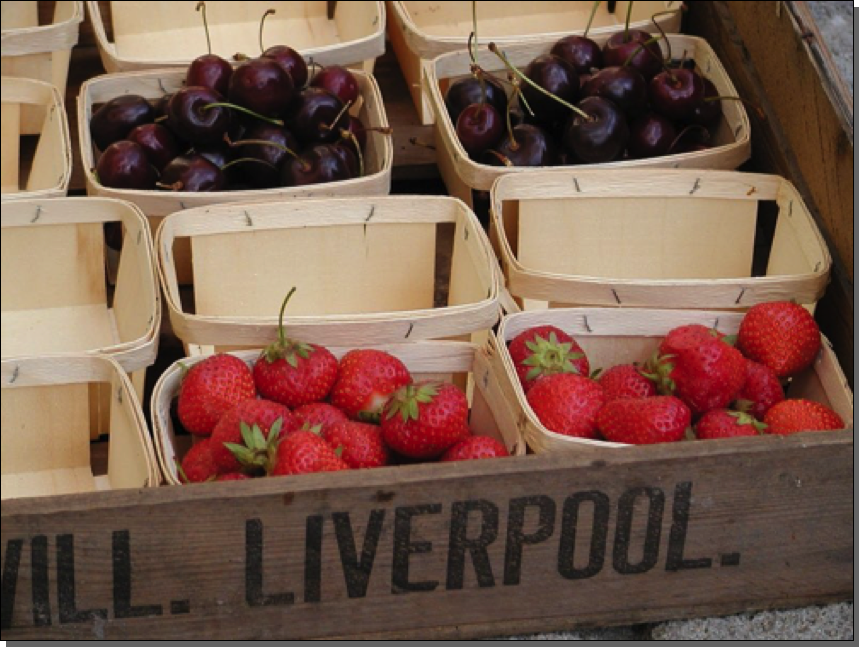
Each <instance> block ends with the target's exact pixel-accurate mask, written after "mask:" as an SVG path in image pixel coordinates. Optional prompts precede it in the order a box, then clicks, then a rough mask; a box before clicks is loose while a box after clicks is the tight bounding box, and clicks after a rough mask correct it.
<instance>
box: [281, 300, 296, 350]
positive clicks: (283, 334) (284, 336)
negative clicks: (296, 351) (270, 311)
mask: <svg viewBox="0 0 859 647" xmlns="http://www.w3.org/2000/svg"><path fill="white" fill-rule="evenodd" d="M293 294H295V286H293V288H292V289H291V290H290V291H289V294H287V295H286V298H285V299H284V300H283V303H282V304H281V306H280V314H279V315H278V317H277V337H278V339H279V340H280V345H281V346H282V347H286V332H285V331H284V330H283V313H284V312H285V311H286V304H287V303H289V300H290V298H292V295H293Z"/></svg>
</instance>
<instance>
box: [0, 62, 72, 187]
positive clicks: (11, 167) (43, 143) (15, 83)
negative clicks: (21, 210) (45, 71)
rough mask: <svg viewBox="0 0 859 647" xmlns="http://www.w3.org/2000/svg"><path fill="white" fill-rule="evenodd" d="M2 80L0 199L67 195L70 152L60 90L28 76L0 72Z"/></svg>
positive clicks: (70, 164)
mask: <svg viewBox="0 0 859 647" xmlns="http://www.w3.org/2000/svg"><path fill="white" fill-rule="evenodd" d="M0 84H2V108H0V109H1V110H2V126H0V128H2V131H0V146H2V168H0V186H2V188H0V191H2V196H3V198H2V199H3V201H4V202H6V201H8V200H26V199H32V198H41V199H44V198H53V197H56V196H63V195H66V191H68V188H69V178H70V177H71V173H72V151H71V143H70V141H69V124H68V120H67V117H66V110H65V108H64V107H63V100H62V97H61V96H60V93H59V92H58V91H57V89H56V88H55V87H54V86H52V85H49V84H47V83H42V82H41V81H33V80H31V79H16V78H12V77H3V78H2V80H0ZM34 121H38V128H37V129H36V130H35V131H30V130H29V129H28V124H29V123H33V122H34ZM33 133H36V134H35V135H34V134H33Z"/></svg>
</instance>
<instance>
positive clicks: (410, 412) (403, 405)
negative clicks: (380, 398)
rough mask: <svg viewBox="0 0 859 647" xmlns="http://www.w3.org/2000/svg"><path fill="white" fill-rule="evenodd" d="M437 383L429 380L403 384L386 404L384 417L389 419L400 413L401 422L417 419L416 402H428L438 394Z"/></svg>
mask: <svg viewBox="0 0 859 647" xmlns="http://www.w3.org/2000/svg"><path fill="white" fill-rule="evenodd" d="M438 389H439V385H438V384H436V383H434V382H430V383H426V384H420V385H417V386H416V385H414V384H410V385H409V386H404V387H402V388H401V389H399V390H398V391H397V392H396V393H394V395H392V396H391V399H390V400H389V401H388V404H387V406H386V413H385V418H386V419H388V420H390V419H391V418H393V417H394V416H396V415H397V414H399V415H401V416H402V418H403V422H408V421H409V420H417V419H418V415H419V413H418V411H419V410H418V404H430V403H431V402H432V401H433V399H434V398H435V396H437V395H438Z"/></svg>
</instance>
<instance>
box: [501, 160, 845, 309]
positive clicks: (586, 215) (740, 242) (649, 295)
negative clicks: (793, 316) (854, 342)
mask: <svg viewBox="0 0 859 647" xmlns="http://www.w3.org/2000/svg"><path fill="white" fill-rule="evenodd" d="M492 205H493V206H492V227H493V234H494V236H493V237H494V238H495V239H496V240H497V247H498V248H499V251H500V253H499V255H500V257H501V265H502V267H503V271H504V275H505V278H506V280H507V288H508V290H509V291H510V293H511V294H512V295H513V296H514V297H516V298H517V299H518V302H519V305H520V306H521V307H523V308H524V309H526V310H531V309H537V308H545V307H547V306H551V307H558V306H563V305H567V306H569V305H596V306H636V307H640V306H650V307H658V308H705V309H744V308H748V307H750V306H752V305H754V304H756V303H762V302H766V301H777V300H791V299H796V300H797V301H798V302H799V303H802V304H805V305H807V306H809V307H813V306H814V304H816V303H817V301H818V300H819V299H820V298H821V297H822V296H823V294H824V292H825V290H826V286H827V284H828V282H829V272H830V268H831V265H832V259H831V257H830V255H829V251H828V249H827V246H826V243H825V241H824V240H823V236H822V235H821V233H820V230H819V229H818V227H817V224H816V223H815V222H814V220H813V218H812V217H811V214H810V213H809V211H808V207H807V206H806V204H805V202H804V201H803V199H802V197H801V196H800V195H799V193H798V192H797V190H796V188H795V187H794V186H793V185H792V184H791V183H790V182H788V181H787V180H784V179H782V178H780V177H778V176H774V175H756V174H751V173H735V172H731V171H697V170H677V171H674V170H659V171H650V170H620V169H618V170H615V171H612V172H610V173H607V172H602V171H589V170H587V169H586V168H579V169H563V170H556V171H545V172H534V173H528V174H522V173H519V174H510V175H505V176H502V177H500V178H499V179H498V180H497V181H496V182H495V184H494V185H493V187H492Z"/></svg>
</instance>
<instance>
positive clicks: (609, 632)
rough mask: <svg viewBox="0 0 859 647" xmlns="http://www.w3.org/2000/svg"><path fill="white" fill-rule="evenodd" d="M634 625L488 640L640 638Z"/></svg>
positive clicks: (501, 637) (500, 637)
mask: <svg viewBox="0 0 859 647" xmlns="http://www.w3.org/2000/svg"><path fill="white" fill-rule="evenodd" d="M638 639H639V635H638V633H637V632H636V631H635V630H634V628H633V627H609V628H607V629H584V630H582V631H559V632H557V633H545V634H530V635H527V636H498V637H497V638H488V639H487V640H638Z"/></svg>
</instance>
